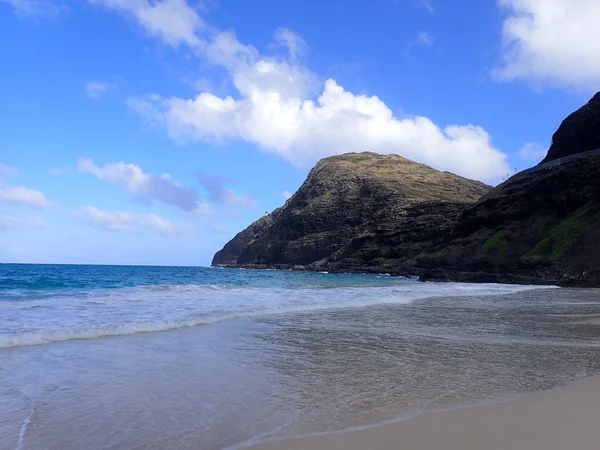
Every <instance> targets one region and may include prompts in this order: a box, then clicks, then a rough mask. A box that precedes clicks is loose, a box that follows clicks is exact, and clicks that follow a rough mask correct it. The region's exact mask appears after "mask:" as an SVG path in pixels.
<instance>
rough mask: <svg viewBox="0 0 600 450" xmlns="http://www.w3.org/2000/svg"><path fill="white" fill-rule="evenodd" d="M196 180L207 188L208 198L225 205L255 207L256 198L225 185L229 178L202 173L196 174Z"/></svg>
mask: <svg viewBox="0 0 600 450" xmlns="http://www.w3.org/2000/svg"><path fill="white" fill-rule="evenodd" d="M196 180H197V181H198V184H200V185H201V186H202V187H203V188H204V189H206V190H207V192H208V194H209V198H210V200H212V201H213V202H215V203H217V204H221V205H227V206H243V207H246V208H255V207H256V200H255V198H254V197H253V196H251V195H249V194H244V195H239V194H237V193H236V192H235V191H234V190H233V189H231V188H227V187H225V185H226V184H227V183H229V182H231V180H230V179H229V178H228V177H226V176H211V175H206V174H203V173H198V174H197V175H196Z"/></svg>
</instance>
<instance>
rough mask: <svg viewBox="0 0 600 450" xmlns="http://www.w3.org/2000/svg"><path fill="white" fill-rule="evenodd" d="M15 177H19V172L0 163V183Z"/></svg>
mask: <svg viewBox="0 0 600 450" xmlns="http://www.w3.org/2000/svg"><path fill="white" fill-rule="evenodd" d="M17 175H19V171H18V170H17V169H16V168H15V167H12V166H7V165H6V164H3V163H2V161H0V183H1V182H6V181H8V180H10V179H11V178H14V177H16V176H17Z"/></svg>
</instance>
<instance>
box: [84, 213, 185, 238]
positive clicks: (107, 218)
mask: <svg viewBox="0 0 600 450" xmlns="http://www.w3.org/2000/svg"><path fill="white" fill-rule="evenodd" d="M73 217H74V218H75V219H76V220H78V221H80V222H82V223H85V224H87V225H90V226H94V227H99V228H104V229H106V230H112V231H129V232H140V231H142V230H149V231H154V232H156V233H159V234H161V235H163V236H190V235H194V234H196V232H197V230H196V228H195V227H194V226H193V225H190V224H174V223H172V222H171V221H169V220H167V219H165V218H163V217H160V216H158V215H156V214H143V213H135V212H126V211H104V210H100V209H97V208H94V207H93V206H85V207H83V208H81V209H79V210H77V211H74V212H73Z"/></svg>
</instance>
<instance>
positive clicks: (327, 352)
mask: <svg viewBox="0 0 600 450" xmlns="http://www.w3.org/2000/svg"><path fill="white" fill-rule="evenodd" d="M599 294H600V293H599V291H597V290H577V289H559V288H555V287H532V286H517V285H511V286H508V285H497V284H460V283H420V282H417V281H416V280H413V279H403V278H392V277H390V276H387V275H359V274H335V275H334V274H327V273H309V272H287V271H250V270H233V269H212V268H193V267H127V266H61V265H58V266H55V265H12V264H4V265H0V361H1V363H0V448H1V449H4V448H6V449H39V448H44V449H78V448H83V447H88V448H94V449H96V448H103V449H104V448H106V449H109V448H110V449H125V448H127V449H129V448H144V449H146V448H156V449H175V448H190V449H206V450H212V449H222V448H230V449H234V448H243V447H244V446H247V445H249V444H252V443H255V442H260V441H264V440H271V439H278V438H282V437H289V436H298V435H306V434H314V433H323V432H333V431H338V430H344V429H350V428H356V427H362V426H371V425H373V424H377V423H382V422H386V421H395V420H401V419H403V418H405V417H409V416H411V415H415V414H420V413H423V412H427V411H431V410H437V409H444V408H453V407H460V406H464V405H469V404H474V403H479V402H491V401H497V400H501V399H505V398H509V397H513V396H516V395H521V394H524V393H527V392H532V391H536V390H541V389H548V388H552V387H555V386H559V385H562V384H566V383H568V382H570V381H573V380H575V379H578V378H581V377H583V376H586V375H591V374H595V373H598V372H600V339H599V334H598V329H597V328H598V327H597V326H596V325H592V324H590V323H587V322H586V321H585V320H582V317H587V315H588V314H597V313H598V312H600V303H599V299H600V295H599Z"/></svg>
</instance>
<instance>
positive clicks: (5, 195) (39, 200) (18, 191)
mask: <svg viewBox="0 0 600 450" xmlns="http://www.w3.org/2000/svg"><path fill="white" fill-rule="evenodd" d="M0 202H7V203H13V204H15V205H21V206H27V207H29V208H33V209H44V208H49V207H50V206H52V203H50V202H49V201H48V200H47V199H46V197H45V196H44V194H42V193H41V192H40V191H35V190H33V189H27V188H25V187H23V186H8V187H6V188H4V189H0Z"/></svg>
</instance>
